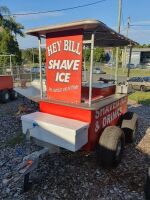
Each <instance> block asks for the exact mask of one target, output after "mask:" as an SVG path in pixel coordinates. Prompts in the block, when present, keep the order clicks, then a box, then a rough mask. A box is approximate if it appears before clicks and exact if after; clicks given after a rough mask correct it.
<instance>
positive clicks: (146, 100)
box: [129, 91, 150, 106]
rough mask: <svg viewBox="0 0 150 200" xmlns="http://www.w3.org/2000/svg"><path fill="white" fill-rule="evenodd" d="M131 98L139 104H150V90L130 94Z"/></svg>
mask: <svg viewBox="0 0 150 200" xmlns="http://www.w3.org/2000/svg"><path fill="white" fill-rule="evenodd" d="M129 99H131V100H134V101H136V102H137V103H139V104H143V105H146V106H150V92H139V91H137V92H135V93H133V94H131V95H129Z"/></svg>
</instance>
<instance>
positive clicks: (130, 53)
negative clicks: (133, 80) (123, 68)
mask: <svg viewBox="0 0 150 200" xmlns="http://www.w3.org/2000/svg"><path fill="white" fill-rule="evenodd" d="M131 55H132V46H130V52H129V63H128V75H127V79H129V76H130V64H131Z"/></svg>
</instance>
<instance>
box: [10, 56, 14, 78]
mask: <svg viewBox="0 0 150 200" xmlns="http://www.w3.org/2000/svg"><path fill="white" fill-rule="evenodd" d="M10 71H11V75H13V73H12V61H11V55H10Z"/></svg>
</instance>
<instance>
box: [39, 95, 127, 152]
mask: <svg viewBox="0 0 150 200" xmlns="http://www.w3.org/2000/svg"><path fill="white" fill-rule="evenodd" d="M98 104H99V103H95V104H93V106H92V108H84V107H79V106H76V107H75V106H72V105H68V104H66V105H65V104H60V103H59V104H57V103H56V102H55V103H50V102H46V101H41V102H40V112H44V113H49V114H52V115H56V116H61V117H65V118H69V119H75V120H80V121H84V122H88V123H89V124H90V126H89V130H88V143H87V144H86V145H85V146H84V147H83V149H84V150H87V151H90V150H92V149H94V147H95V146H96V144H98V141H99V138H100V135H101V133H102V132H103V130H104V128H105V127H107V126H112V125H116V124H117V121H118V119H119V117H120V116H121V115H123V114H124V113H126V112H127V96H124V95H122V97H121V96H119V97H118V99H116V100H113V99H108V100H106V101H105V103H104V102H103V101H102V102H101V104H102V105H100V104H99V105H98Z"/></svg>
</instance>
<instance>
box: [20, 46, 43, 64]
mask: <svg viewBox="0 0 150 200" xmlns="http://www.w3.org/2000/svg"><path fill="white" fill-rule="evenodd" d="M22 60H23V63H24V64H33V62H34V63H38V62H39V50H38V49H37V48H29V49H23V50H22ZM42 62H43V63H45V62H46V55H45V49H42Z"/></svg>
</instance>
